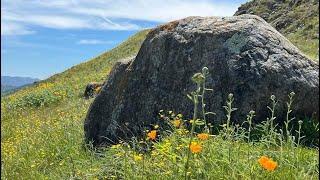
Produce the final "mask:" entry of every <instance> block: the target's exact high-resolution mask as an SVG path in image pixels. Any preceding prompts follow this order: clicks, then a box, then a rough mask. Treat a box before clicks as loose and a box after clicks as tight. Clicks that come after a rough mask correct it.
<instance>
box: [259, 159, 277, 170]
mask: <svg viewBox="0 0 320 180" xmlns="http://www.w3.org/2000/svg"><path fill="white" fill-rule="evenodd" d="M258 162H259V164H260V165H261V166H262V167H263V168H264V169H266V170H268V171H274V170H275V169H276V168H277V167H278V163H277V162H275V161H273V160H272V159H269V158H268V157H266V156H261V157H260V159H259V160H258Z"/></svg>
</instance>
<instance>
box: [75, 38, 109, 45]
mask: <svg viewBox="0 0 320 180" xmlns="http://www.w3.org/2000/svg"><path fill="white" fill-rule="evenodd" d="M114 43H115V42H114V41H102V40H98V39H82V40H80V41H78V42H77V44H90V45H94V44H114Z"/></svg>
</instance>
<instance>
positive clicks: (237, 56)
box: [84, 15, 319, 145]
mask: <svg viewBox="0 0 320 180" xmlns="http://www.w3.org/2000/svg"><path fill="white" fill-rule="evenodd" d="M204 66H206V67H208V68H209V71H210V75H209V77H208V78H207V87H208V88H212V89H213V90H214V92H213V93H207V95H206V102H207V103H206V104H207V106H206V109H207V111H213V112H215V113H216V115H215V116H210V117H207V119H208V120H209V121H210V122H214V123H215V124H217V123H223V122H225V120H226V117H225V110H224V109H223V108H222V106H224V105H225V101H226V99H227V96H228V94H229V93H233V94H234V97H235V101H234V107H237V108H238V110H237V111H235V112H234V113H233V116H232V121H233V122H235V123H237V122H242V121H243V120H244V119H245V117H246V114H247V113H248V112H249V111H250V110H255V111H256V113H257V116H256V117H255V121H262V120H265V119H266V118H267V117H268V116H269V112H268V109H267V105H270V100H269V98H270V96H271V95H272V94H274V95H276V97H277V99H278V100H279V105H278V107H277V109H276V116H277V120H278V121H281V120H283V119H284V117H285V113H286V106H285V101H287V100H288V96H287V95H288V94H289V93H290V92H291V91H294V92H295V93H296V96H295V100H294V103H293V106H294V110H293V112H292V115H295V116H311V115H312V114H313V113H316V116H318V106H319V102H318V99H319V77H318V76H319V65H318V64H316V63H315V62H313V61H312V60H310V59H308V58H307V57H306V56H305V55H303V54H302V53H301V52H300V51H299V50H298V49H297V48H296V47H295V46H294V45H292V44H291V43H290V42H289V41H288V40H287V39H286V38H285V37H284V36H282V35H281V34H280V33H279V32H278V31H276V30H275V29H274V28H273V27H271V26H270V25H269V24H268V23H266V22H265V21H264V20H263V19H262V18H259V17H258V16H254V15H241V16H234V17H188V18H185V19H182V20H179V21H173V22H171V23H168V24H165V25H162V26H159V27H157V28H155V29H153V30H152V31H151V32H150V33H149V34H148V36H147V38H146V40H145V41H144V43H143V45H142V47H141V49H140V51H139V53H138V55H137V56H136V57H135V58H132V59H130V60H125V61H122V62H118V63H117V65H115V67H114V68H113V70H112V72H111V74H110V76H109V78H108V80H107V82H106V84H105V85H104V87H103V90H102V91H101V92H100V94H99V95H98V96H97V97H96V99H95V100H94V102H93V104H92V105H91V107H90V109H89V111H88V114H87V117H86V120H85V125H84V129H85V137H86V140H87V142H89V141H92V142H93V145H103V144H110V143H117V142H118V141H119V140H120V139H123V140H127V139H130V138H131V137H132V136H141V135H143V133H142V130H143V128H144V127H148V126H149V125H150V124H157V123H159V122H158V120H157V114H158V112H159V111H160V110H161V109H163V110H173V111H174V112H177V113H182V114H183V115H184V116H185V118H191V117H192V111H193V104H192V102H191V101H190V100H189V99H188V98H187V96H186V95H187V94H188V93H189V92H191V91H193V90H195V84H194V83H192V81H191V77H192V75H193V74H194V73H196V72H200V71H201V69H202V67H204Z"/></svg>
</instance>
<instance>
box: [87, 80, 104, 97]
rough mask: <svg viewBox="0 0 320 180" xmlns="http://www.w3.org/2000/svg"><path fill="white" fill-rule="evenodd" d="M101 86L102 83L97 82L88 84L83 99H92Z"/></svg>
mask: <svg viewBox="0 0 320 180" xmlns="http://www.w3.org/2000/svg"><path fill="white" fill-rule="evenodd" d="M102 86H103V83H98V82H90V83H89V84H88V85H87V86H86V89H85V91H84V97H85V98H87V99H88V98H92V97H94V96H95V95H96V94H98V93H99V92H100V90H101V87H102Z"/></svg>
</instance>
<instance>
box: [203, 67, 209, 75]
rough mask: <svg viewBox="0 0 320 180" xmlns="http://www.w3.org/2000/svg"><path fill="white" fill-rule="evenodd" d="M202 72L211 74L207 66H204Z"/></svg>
mask: <svg viewBox="0 0 320 180" xmlns="http://www.w3.org/2000/svg"><path fill="white" fill-rule="evenodd" d="M202 74H204V75H207V74H209V69H208V68H207V67H203V68H202Z"/></svg>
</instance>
